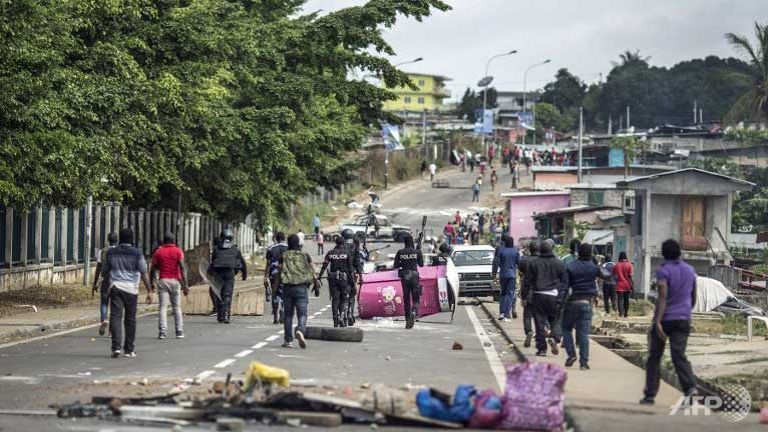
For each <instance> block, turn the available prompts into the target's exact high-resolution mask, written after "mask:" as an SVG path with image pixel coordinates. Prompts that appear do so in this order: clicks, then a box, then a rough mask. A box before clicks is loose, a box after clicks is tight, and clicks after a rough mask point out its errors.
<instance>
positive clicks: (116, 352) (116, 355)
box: [112, 350, 120, 358]
mask: <svg viewBox="0 0 768 432" xmlns="http://www.w3.org/2000/svg"><path fill="white" fill-rule="evenodd" d="M118 357H120V350H114V351H112V358H118Z"/></svg>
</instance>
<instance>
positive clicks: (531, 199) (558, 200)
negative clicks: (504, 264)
mask: <svg viewBox="0 0 768 432" xmlns="http://www.w3.org/2000/svg"><path fill="white" fill-rule="evenodd" d="M569 199H570V198H569V195H568V193H567V192H563V193H562V194H556V195H552V194H549V195H533V194H523V195H520V196H513V197H509V199H508V208H509V234H510V235H511V236H512V237H513V238H514V239H515V241H519V240H520V239H521V238H531V237H536V223H535V221H534V220H533V215H534V214H535V213H541V212H544V211H548V210H554V209H557V208H562V207H567V206H568V202H569Z"/></svg>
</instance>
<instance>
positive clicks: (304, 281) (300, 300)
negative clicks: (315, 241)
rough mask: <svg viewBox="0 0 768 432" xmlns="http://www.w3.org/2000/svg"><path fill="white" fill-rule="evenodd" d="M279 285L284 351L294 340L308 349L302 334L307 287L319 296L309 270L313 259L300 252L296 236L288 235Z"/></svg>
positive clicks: (280, 266) (304, 326) (303, 330)
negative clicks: (295, 323)
mask: <svg viewBox="0 0 768 432" xmlns="http://www.w3.org/2000/svg"><path fill="white" fill-rule="evenodd" d="M278 275H279V277H280V283H281V284H282V286H283V305H284V307H285V321H284V323H283V331H284V335H283V338H284V341H285V342H284V343H283V345H282V346H283V347H284V348H292V347H293V338H294V336H295V337H296V340H298V341H299V346H300V347H301V348H306V347H307V342H306V340H305V339H304V333H305V332H306V327H307V305H308V304H309V285H310V284H311V283H313V284H314V288H315V295H316V296H317V295H319V294H320V291H319V289H320V287H319V281H318V279H317V276H316V275H315V270H314V268H313V267H312V258H310V256H309V254H308V253H306V252H302V250H301V245H300V244H299V236H298V235H296V234H291V235H289V236H288V250H286V251H285V252H284V253H283V254H282V256H281V257H280V264H279V269H278ZM294 312H295V313H296V319H297V326H296V330H295V331H294V329H293V315H294Z"/></svg>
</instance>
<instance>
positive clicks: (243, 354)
mask: <svg viewBox="0 0 768 432" xmlns="http://www.w3.org/2000/svg"><path fill="white" fill-rule="evenodd" d="M252 352H253V351H252V350H242V351H240V352H239V353H237V354H235V357H237V358H243V357H245V356H247V355H248V354H250V353H252Z"/></svg>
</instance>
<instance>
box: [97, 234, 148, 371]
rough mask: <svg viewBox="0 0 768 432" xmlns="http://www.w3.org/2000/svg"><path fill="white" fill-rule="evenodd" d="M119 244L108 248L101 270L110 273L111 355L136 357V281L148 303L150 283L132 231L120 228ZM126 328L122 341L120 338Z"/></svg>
mask: <svg viewBox="0 0 768 432" xmlns="http://www.w3.org/2000/svg"><path fill="white" fill-rule="evenodd" d="M119 238H120V244H118V245H117V246H116V247H114V248H112V249H110V250H109V251H107V256H106V259H105V260H104V262H103V263H102V271H103V272H105V273H106V274H108V275H109V281H110V289H109V311H110V313H109V331H110V333H112V358H117V357H119V356H120V354H121V351H120V347H121V345H122V348H123V351H122V354H123V355H124V356H125V357H136V350H135V346H134V342H135V340H136V308H137V307H138V298H139V281H142V282H144V286H145V287H146V288H147V304H151V303H152V284H151V283H150V282H149V276H148V275H147V262H146V260H145V259H144V254H142V253H141V251H140V250H139V249H138V248H136V247H134V246H133V231H132V230H131V229H130V228H123V229H121V230H120V236H119ZM123 327H125V340H123Z"/></svg>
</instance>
